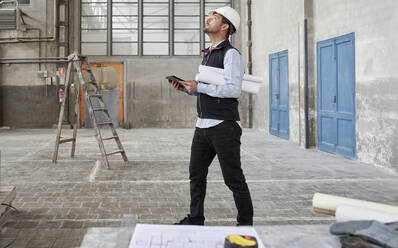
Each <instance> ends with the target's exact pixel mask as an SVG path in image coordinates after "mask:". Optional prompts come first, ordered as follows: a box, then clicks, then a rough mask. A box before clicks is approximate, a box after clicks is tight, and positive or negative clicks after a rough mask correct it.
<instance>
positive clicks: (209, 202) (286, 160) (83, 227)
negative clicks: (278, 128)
mask: <svg viewBox="0 0 398 248" xmlns="http://www.w3.org/2000/svg"><path fill="white" fill-rule="evenodd" d="M118 133H119V135H120V137H121V139H122V143H123V145H124V147H125V149H126V151H127V156H128V158H129V160H130V162H129V163H128V164H124V163H123V161H122V160H121V157H120V156H117V155H115V156H114V157H112V160H111V163H110V164H111V169H110V170H107V169H106V168H104V166H102V165H101V164H100V163H99V162H97V160H99V159H100V153H99V149H98V145H97V142H96V140H95V138H94V136H93V135H94V132H93V130H88V129H81V130H78V141H77V146H76V156H75V158H73V159H71V158H70V157H69V154H70V143H69V144H63V145H61V147H60V154H59V160H58V163H56V164H53V163H52V162H51V158H52V153H53V150H54V140H55V130H52V129H40V130H0V150H1V171H0V173H1V185H14V186H16V187H17V197H16V200H15V201H14V206H15V207H17V208H18V209H19V210H20V211H19V212H18V213H16V212H10V214H9V216H8V217H7V219H5V220H3V222H5V223H4V225H3V226H2V228H1V236H0V247H3V246H5V245H6V244H8V243H10V242H12V241H13V240H15V241H14V243H13V245H12V246H10V247H79V246H81V245H82V246H84V247H89V246H87V245H86V244H84V242H86V240H88V239H90V238H88V236H89V235H90V233H91V234H93V233H98V232H95V231H93V230H108V229H109V228H110V229H111V230H122V229H123V228H126V227H127V228H129V227H131V225H132V224H131V222H129V221H128V220H129V217H131V216H137V217H138V222H139V223H156V224H170V223H174V222H175V221H177V220H179V219H181V218H182V217H184V216H185V215H186V214H187V213H188V208H189V181H188V163H189V155H190V144H191V139H192V135H193V129H132V130H124V129H120V130H118ZM64 136H65V137H69V136H71V130H66V131H64ZM113 149H114V148H113ZM113 149H112V148H110V149H108V151H110V150H113ZM242 166H243V170H244V172H245V174H246V178H247V181H248V184H249V188H250V189H251V193H252V198H253V204H254V210H255V213H254V222H255V226H256V228H257V230H259V233H261V234H260V236H261V237H265V238H263V239H266V240H263V241H264V243H265V244H267V245H268V247H295V246H289V245H286V244H285V245H283V244H282V243H283V240H287V241H288V240H289V238H291V240H292V239H295V237H296V240H297V233H299V234H300V232H301V235H306V236H308V235H311V233H312V234H316V233H318V234H319V232H320V230H321V231H322V233H324V235H325V236H327V235H328V234H327V226H328V225H330V224H331V223H333V222H334V219H333V217H331V216H327V215H321V214H317V213H314V212H313V211H312V209H311V203H312V196H313V194H314V193H315V192H322V193H329V194H335V195H339V196H346V197H353V198H358V199H363V200H370V201H377V202H382V203H386V204H395V205H398V176H397V175H396V174H395V173H393V172H390V171H387V170H384V169H382V168H376V167H373V166H372V165H366V164H361V163H358V162H356V161H351V160H347V159H344V158H341V157H339V156H335V155H332V154H328V153H324V152H320V151H318V150H315V149H310V150H304V149H302V148H299V147H297V146H296V145H294V144H292V143H291V142H289V141H285V140H282V139H279V138H276V137H273V136H268V135H266V134H264V133H263V132H259V131H255V130H249V129H245V130H244V132H243V136H242ZM208 179H209V180H208V193H207V198H206V202H205V215H206V225H235V224H236V221H235V218H236V210H235V207H234V203H233V199H232V194H231V193H230V192H229V190H228V189H227V187H226V186H225V185H224V183H223V180H222V175H221V171H220V168H219V165H218V161H217V160H215V161H214V162H213V165H212V166H211V168H210V171H209V177H208ZM303 225H304V226H305V227H307V228H303ZM96 228H97V229H96ZM107 228H108V229H107ZM123 230H125V229H123ZM131 230H132V229H131ZM300 230H301V231H300ZM278 233H280V235H277V234H278ZM289 234H291V235H290V236H289ZM267 235H268V236H267ZM102 236H103V237H104V235H102ZM122 236H123V235H122ZM298 236H300V235H298ZM115 237H117V235H116V236H115ZM126 237H127V238H128V237H129V235H127V236H126ZM267 237H268V238H267ZM331 237H332V236H331ZM304 239H305V237H304ZM115 242H116V241H115ZM325 242H326V241H325ZM317 243H318V244H319V242H317ZM332 243H333V242H332ZM119 247H120V246H119ZM266 247H267V246H266ZM296 247H300V246H296ZM301 247H303V246H301ZM317 247H320V246H317ZM325 247H332V246H325Z"/></svg>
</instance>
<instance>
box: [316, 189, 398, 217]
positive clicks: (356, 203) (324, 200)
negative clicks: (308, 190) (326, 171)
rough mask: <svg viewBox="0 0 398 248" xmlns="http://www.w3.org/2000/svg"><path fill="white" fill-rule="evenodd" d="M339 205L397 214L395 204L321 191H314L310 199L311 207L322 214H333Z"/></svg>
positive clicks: (397, 208)
mask: <svg viewBox="0 0 398 248" xmlns="http://www.w3.org/2000/svg"><path fill="white" fill-rule="evenodd" d="M340 205H348V206H353V207H361V208H366V209H369V210H374V211H382V212H385V213H389V214H398V207H397V206H392V205H387V204H381V203H377V202H369V201H362V200H356V199H351V198H345V197H340V196H334V195H327V194H321V193H315V194H314V197H313V199H312V207H313V209H314V210H315V211H316V212H319V213H323V214H329V215H335V213H336V209H337V207H338V206H340Z"/></svg>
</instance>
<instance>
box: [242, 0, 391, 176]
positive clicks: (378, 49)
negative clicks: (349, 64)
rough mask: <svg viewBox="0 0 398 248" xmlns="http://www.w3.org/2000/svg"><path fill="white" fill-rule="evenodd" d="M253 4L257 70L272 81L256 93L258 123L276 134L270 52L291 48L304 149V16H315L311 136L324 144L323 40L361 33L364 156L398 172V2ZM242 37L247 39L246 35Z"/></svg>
mask: <svg viewBox="0 0 398 248" xmlns="http://www.w3.org/2000/svg"><path fill="white" fill-rule="evenodd" d="M244 2H246V1H244ZM252 3H253V6H252V12H253V66H254V67H253V73H254V74H255V75H259V76H262V77H264V78H265V85H264V88H263V89H262V90H261V92H260V94H258V95H257V96H255V97H254V116H253V117H254V128H257V129H261V130H264V131H265V132H269V104H268V103H269V72H268V70H269V63H268V60H269V55H270V54H271V53H275V52H278V51H282V50H286V49H287V50H288V53H289V94H290V98H289V101H290V109H289V111H290V116H289V117H290V140H291V141H292V142H294V143H296V144H298V145H300V146H304V140H305V134H306V133H305V128H304V127H305V120H304V100H305V99H304V80H305V77H304V75H305V67H304V64H305V63H304V62H305V60H304V58H305V56H306V53H305V50H304V42H305V37H304V19H307V27H308V28H307V32H308V34H307V35H308V37H307V40H306V41H307V42H308V53H307V59H308V99H307V100H308V105H309V114H308V116H309V121H308V126H309V132H308V136H309V144H310V145H311V146H317V144H316V141H317V130H316V125H317V115H316V108H317V106H316V86H317V78H316V43H317V42H319V41H322V40H326V39H329V38H333V37H338V36H341V35H344V34H347V33H351V32H355V54H356V58H355V59H356V115H357V116H356V145H357V158H358V159H359V160H361V161H363V162H367V163H372V164H376V165H382V166H385V167H390V168H394V169H398V141H397V140H398V139H397V136H398V130H397V129H398V125H397V123H398V108H397V106H398V84H397V81H398V70H396V67H397V65H398V62H397V61H398V55H397V53H396V51H397V48H398V43H397V40H398V34H397V32H395V29H396V28H395V27H396V26H397V24H398V16H397V15H396V13H397V12H398V2H397V1H394V0H383V1H377V2H375V1H371V0H359V1H351V0H325V1H323V0H322V1H314V0H302V1H290V0H280V1H273V0H266V1H263V0H254V1H252ZM243 6H244V5H243ZM246 10H247V9H246ZM242 35H243V38H242V39H243V40H244V39H245V35H246V32H245V33H242ZM245 55H246V56H247V51H245Z"/></svg>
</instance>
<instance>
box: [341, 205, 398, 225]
mask: <svg viewBox="0 0 398 248" xmlns="http://www.w3.org/2000/svg"><path fill="white" fill-rule="evenodd" d="M352 220H377V221H380V222H382V223H387V222H394V221H398V214H391V213H386V212H384V211H381V210H379V211H376V210H372V209H367V208H363V207H358V206H356V207H354V206H348V205H340V206H338V207H337V208H336V221H337V222H343V221H352Z"/></svg>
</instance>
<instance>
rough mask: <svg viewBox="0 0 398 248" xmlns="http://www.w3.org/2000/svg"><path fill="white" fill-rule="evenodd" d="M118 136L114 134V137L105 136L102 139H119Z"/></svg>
mask: <svg viewBox="0 0 398 248" xmlns="http://www.w3.org/2000/svg"><path fill="white" fill-rule="evenodd" d="M117 138H118V137H117V136H112V137H107V138H103V139H102V140H111V139H117Z"/></svg>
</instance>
